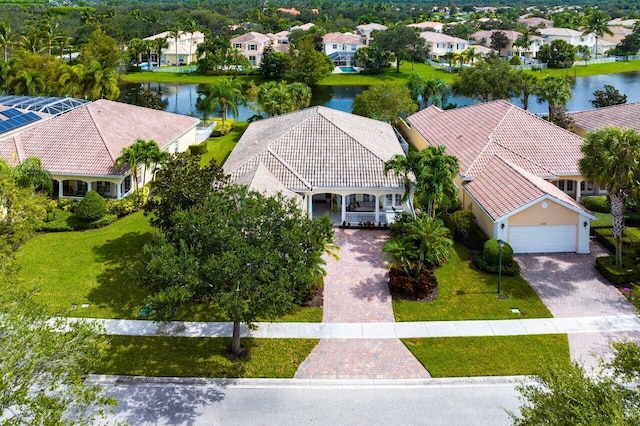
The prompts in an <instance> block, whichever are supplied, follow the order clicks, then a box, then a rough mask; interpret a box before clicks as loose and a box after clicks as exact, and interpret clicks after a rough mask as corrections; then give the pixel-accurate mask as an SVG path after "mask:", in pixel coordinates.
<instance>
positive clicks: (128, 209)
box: [107, 193, 144, 217]
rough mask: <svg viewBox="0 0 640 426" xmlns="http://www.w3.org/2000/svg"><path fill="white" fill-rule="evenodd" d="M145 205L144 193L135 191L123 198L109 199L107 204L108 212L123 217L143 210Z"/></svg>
mask: <svg viewBox="0 0 640 426" xmlns="http://www.w3.org/2000/svg"><path fill="white" fill-rule="evenodd" d="M143 205H144V195H143V194H141V193H135V194H131V195H130V196H128V197H127V198H123V199H122V200H114V201H109V202H108V204H107V212H108V213H109V214H113V215H116V216H117V217H123V216H127V215H130V214H131V213H135V212H137V211H139V210H141V209H142V206H143Z"/></svg>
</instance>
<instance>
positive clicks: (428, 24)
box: [407, 21, 444, 33]
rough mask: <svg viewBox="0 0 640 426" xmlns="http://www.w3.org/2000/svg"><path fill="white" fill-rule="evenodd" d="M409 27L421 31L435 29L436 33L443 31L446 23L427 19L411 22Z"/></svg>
mask: <svg viewBox="0 0 640 426" xmlns="http://www.w3.org/2000/svg"><path fill="white" fill-rule="evenodd" d="M407 27H410V28H417V29H419V30H420V31H433V32H436V33H441V32H442V29H443V28H444V24H443V23H442V22H433V21H425V22H418V23H416V24H409V25H407Z"/></svg>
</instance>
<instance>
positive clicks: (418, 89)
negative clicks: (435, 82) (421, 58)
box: [405, 74, 426, 102]
mask: <svg viewBox="0 0 640 426" xmlns="http://www.w3.org/2000/svg"><path fill="white" fill-rule="evenodd" d="M425 83H426V80H425V79H424V77H423V76H422V75H420V74H411V75H410V76H409V78H408V79H407V83H406V84H405V86H406V87H407V89H409V92H411V99H413V100H414V101H416V102H417V101H418V98H419V97H420V95H422V93H423V92H424V85H425Z"/></svg>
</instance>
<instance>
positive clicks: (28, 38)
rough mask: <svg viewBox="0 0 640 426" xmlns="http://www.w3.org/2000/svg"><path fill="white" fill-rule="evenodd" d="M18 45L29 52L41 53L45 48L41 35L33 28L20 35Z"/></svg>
mask: <svg viewBox="0 0 640 426" xmlns="http://www.w3.org/2000/svg"><path fill="white" fill-rule="evenodd" d="M18 45H19V46H20V47H21V48H22V49H24V50H26V51H27V52H31V53H41V52H42V51H43V50H44V49H45V47H44V46H43V40H42V36H41V35H40V33H39V32H38V31H36V30H35V29H31V30H30V31H29V32H28V33H27V34H25V35H23V36H22V37H20V41H19V42H18Z"/></svg>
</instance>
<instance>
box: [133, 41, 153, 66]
mask: <svg viewBox="0 0 640 426" xmlns="http://www.w3.org/2000/svg"><path fill="white" fill-rule="evenodd" d="M146 41H148V40H142V39H140V38H132V39H131V40H129V42H128V43H127V51H128V52H129V53H130V54H131V56H132V58H133V61H134V62H135V63H136V64H139V63H140V62H142V54H143V53H146V52H147V46H148V43H146ZM149 66H151V60H149Z"/></svg>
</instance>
